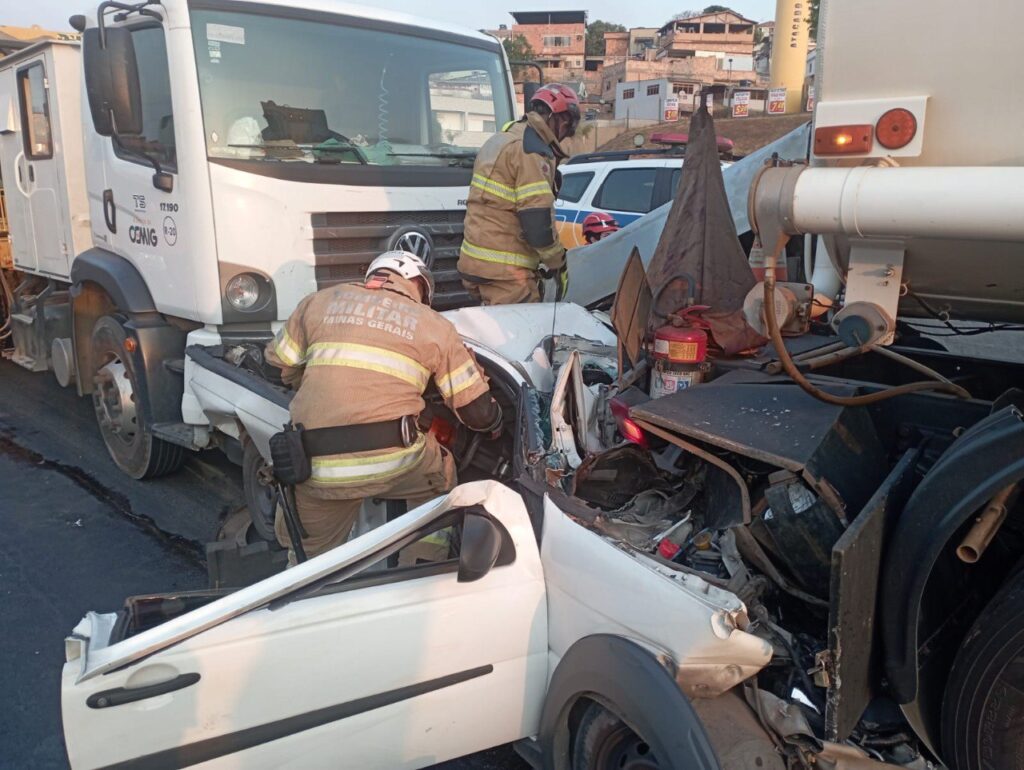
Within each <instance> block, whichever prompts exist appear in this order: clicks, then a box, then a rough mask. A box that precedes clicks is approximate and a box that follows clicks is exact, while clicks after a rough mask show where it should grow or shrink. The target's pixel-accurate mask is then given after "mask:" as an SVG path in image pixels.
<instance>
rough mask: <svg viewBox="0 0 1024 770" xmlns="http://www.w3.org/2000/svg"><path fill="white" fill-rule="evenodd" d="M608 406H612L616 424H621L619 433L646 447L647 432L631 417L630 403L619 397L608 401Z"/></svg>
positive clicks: (633, 442) (629, 440) (631, 441)
mask: <svg viewBox="0 0 1024 770" xmlns="http://www.w3.org/2000/svg"><path fill="white" fill-rule="evenodd" d="M608 406H609V407H610V408H611V411H612V416H613V417H614V418H615V424H616V425H618V426H619V433H621V434H622V437H623V438H624V439H626V441H628V442H630V443H631V444H639V445H640V446H642V447H645V448H646V447H647V434H646V433H644V430H643V428H641V427H640V426H639V425H637V424H636V423H635V422H633V420H631V419H630V418H629V404H627V403H626V402H624V401H622V400H620V399H618V398H613V399H612V400H611V401H609V402H608Z"/></svg>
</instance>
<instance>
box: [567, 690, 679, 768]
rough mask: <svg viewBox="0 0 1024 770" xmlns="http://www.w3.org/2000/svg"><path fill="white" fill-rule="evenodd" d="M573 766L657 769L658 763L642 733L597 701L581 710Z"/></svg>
mask: <svg viewBox="0 0 1024 770" xmlns="http://www.w3.org/2000/svg"><path fill="white" fill-rule="evenodd" d="M572 767H573V770H657V768H660V767H661V765H660V764H658V760H657V758H656V757H655V756H654V753H653V752H652V751H651V747H650V746H649V745H648V744H647V742H646V741H645V740H644V739H643V737H641V736H639V735H637V734H636V733H635V732H633V730H632V728H630V726H629V725H627V724H626V723H625V722H623V721H622V720H621V719H619V717H617V716H616V715H615V714H613V713H612V712H611V711H609V710H608V709H606V708H605V707H604V706H601V705H600V704H597V703H592V704H591V705H590V706H589V707H588V708H587V710H586V711H585V712H584V713H583V717H582V718H581V719H580V723H579V726H578V727H577V728H576V733H575V738H574V740H573V752H572Z"/></svg>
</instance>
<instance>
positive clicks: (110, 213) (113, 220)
mask: <svg viewBox="0 0 1024 770" xmlns="http://www.w3.org/2000/svg"><path fill="white" fill-rule="evenodd" d="M103 222H104V223H105V224H106V226H107V229H108V230H110V232H112V233H115V234H116V233H117V209H116V208H115V207H114V191H113V190H104V191H103Z"/></svg>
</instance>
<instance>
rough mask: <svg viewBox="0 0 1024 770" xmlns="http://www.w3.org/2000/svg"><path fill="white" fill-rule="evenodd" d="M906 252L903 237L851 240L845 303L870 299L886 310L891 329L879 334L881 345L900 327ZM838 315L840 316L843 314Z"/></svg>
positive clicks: (876, 305) (889, 341) (889, 339)
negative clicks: (900, 238)
mask: <svg viewBox="0 0 1024 770" xmlns="http://www.w3.org/2000/svg"><path fill="white" fill-rule="evenodd" d="M905 254H906V245H905V244H904V242H903V241H901V240H870V241H868V240H853V241H851V243H850V267H849V270H848V271H847V275H846V300H845V303H844V304H845V305H847V306H850V305H853V303H855V302H867V303H869V304H871V305H874V306H875V307H876V308H878V309H879V310H880V311H881V312H882V314H883V316H884V317H885V320H886V322H887V323H888V326H889V330H888V331H887V332H886V333H885V334H884V335H882V336H881V337H880V338H879V340H878V344H881V345H891V344H892V341H893V335H894V333H895V331H896V313H897V308H898V307H899V302H900V291H901V286H902V282H903V258H904V256H905ZM836 318H837V320H838V318H839V316H838V315H837V316H836Z"/></svg>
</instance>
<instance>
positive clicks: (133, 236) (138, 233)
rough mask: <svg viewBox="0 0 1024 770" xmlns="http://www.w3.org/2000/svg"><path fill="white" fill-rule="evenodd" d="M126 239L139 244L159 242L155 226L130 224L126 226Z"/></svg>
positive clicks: (146, 244)
mask: <svg viewBox="0 0 1024 770" xmlns="http://www.w3.org/2000/svg"><path fill="white" fill-rule="evenodd" d="M128 240H130V241H131V242H132V243H137V244H139V245H140V246H157V245H158V244H159V243H160V241H159V239H158V238H157V235H156V229H155V228H153V227H142V226H141V225H132V226H131V227H129V228H128Z"/></svg>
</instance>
